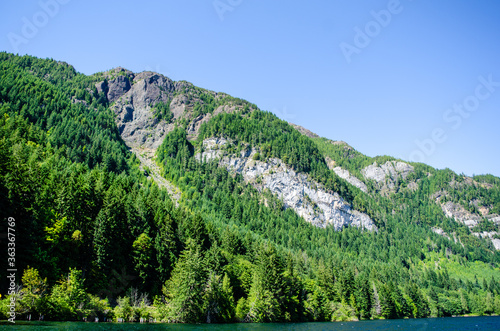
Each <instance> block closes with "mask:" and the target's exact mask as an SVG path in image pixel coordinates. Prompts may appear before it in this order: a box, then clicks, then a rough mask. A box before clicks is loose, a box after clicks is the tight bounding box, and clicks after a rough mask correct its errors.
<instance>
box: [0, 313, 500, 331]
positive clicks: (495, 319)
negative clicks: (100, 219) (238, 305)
mask: <svg viewBox="0 0 500 331" xmlns="http://www.w3.org/2000/svg"><path fill="white" fill-rule="evenodd" d="M13 329H18V330H89V331H90V330H172V331H198V330H200V331H201V330H209V331H211V330H213V331H215V330H222V331H226V330H227V331H233V330H234V331H239V330H241V331H247V330H248V331H261V330H273V331H278V330H290V331H322V330H335V331H337V330H338V331H346V330H412V331H420V330H494V331H498V330H500V316H491V317H490V316H481V317H448V318H424V319H406V320H378V321H360V322H333V323H289V324H281V323H275V324H257V323H255V324H219V325H218V324H198V325H192V324H135V323H124V324H121V323H120V324H119V323H79V322H30V323H28V322H23V321H18V322H16V324H15V325H12V324H10V323H9V324H7V323H6V322H5V323H4V322H2V324H1V325H0V330H13Z"/></svg>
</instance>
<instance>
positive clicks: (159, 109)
mask: <svg viewBox="0 0 500 331" xmlns="http://www.w3.org/2000/svg"><path fill="white" fill-rule="evenodd" d="M153 113H154V115H155V117H156V118H158V119H159V120H164V121H165V122H167V123H170V122H171V121H172V119H173V118H174V114H173V113H172V112H171V111H170V103H169V102H168V101H167V102H157V103H156V104H155V106H154V108H153Z"/></svg>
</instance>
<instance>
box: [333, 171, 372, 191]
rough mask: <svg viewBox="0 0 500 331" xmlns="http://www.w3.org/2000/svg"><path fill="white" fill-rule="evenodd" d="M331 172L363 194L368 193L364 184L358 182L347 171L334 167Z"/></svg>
mask: <svg viewBox="0 0 500 331" xmlns="http://www.w3.org/2000/svg"><path fill="white" fill-rule="evenodd" d="M332 170H333V171H334V172H335V173H336V174H337V176H339V177H340V178H343V179H345V180H346V181H347V182H348V183H349V184H351V185H354V186H356V187H357V188H359V189H360V190H361V191H363V192H365V193H366V192H368V188H367V187H366V185H365V183H363V182H362V181H360V180H359V179H358V178H357V177H355V176H352V175H351V174H350V173H349V171H348V170H345V169H342V168H341V167H335V168H333V169H332Z"/></svg>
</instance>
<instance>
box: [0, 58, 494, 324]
mask: <svg viewBox="0 0 500 331" xmlns="http://www.w3.org/2000/svg"><path fill="white" fill-rule="evenodd" d="M100 80H102V78H101V77H99V76H85V75H82V74H79V73H77V72H76V71H75V70H74V69H73V68H72V67H70V66H68V65H67V64H65V63H59V62H56V61H53V60H40V59H36V58H33V57H28V56H25V57H19V56H13V55H11V54H6V53H0V195H1V199H0V204H1V205H0V218H1V219H2V225H1V226H2V229H1V230H0V232H2V233H5V232H7V231H6V219H7V218H8V217H13V218H14V219H15V220H16V248H17V250H16V267H17V269H18V270H19V272H18V279H17V282H18V284H19V285H22V287H20V288H18V289H17V290H16V293H15V294H13V295H14V296H15V297H16V300H17V305H16V312H17V314H19V315H21V316H25V315H26V314H33V315H34V317H35V316H37V315H38V314H41V315H44V316H45V318H46V319H53V320H81V319H82V318H85V317H86V318H93V317H100V318H101V319H102V318H104V317H106V318H108V319H123V320H127V321H137V320H139V318H146V319H147V318H153V319H157V320H164V321H171V322H235V321H246V322H271V321H325V320H327V321H330V320H348V319H359V318H401V317H425V316H450V315H457V314H469V313H473V314H491V313H497V314H498V313H500V283H499V281H500V274H499V272H498V263H499V255H498V253H492V252H491V250H490V247H487V246H486V245H487V244H486V242H485V241H483V240H479V239H477V238H475V237H473V236H471V235H470V234H468V233H465V234H464V238H466V237H465V236H470V237H471V241H470V242H464V246H462V245H461V244H459V243H455V242H453V241H450V240H447V239H446V238H444V237H442V236H438V235H436V234H434V233H433V232H432V231H431V229H430V225H433V224H440V225H441V226H442V227H443V228H445V225H446V224H448V226H449V227H453V229H455V230H456V231H459V230H460V226H459V225H456V223H454V222H452V221H451V220H449V219H447V218H446V217H444V215H442V212H441V213H439V211H440V210H438V209H435V208H434V209H433V208H431V207H430V206H431V204H430V203H427V202H425V201H426V199H428V196H430V194H432V193H433V192H435V188H434V187H431V188H429V189H428V191H425V190H424V191H422V192H429V193H422V194H423V195H422V196H416V195H410V196H406V195H404V194H408V193H405V192H406V191H404V190H403V191H402V192H401V193H400V194H401V195H400V196H397V195H396V196H394V197H383V196H373V195H370V194H366V193H363V192H361V191H360V190H358V189H356V188H353V187H352V186H350V185H349V184H347V183H346V182H345V181H344V180H342V179H341V178H339V177H337V176H336V175H335V174H334V173H333V172H332V171H330V170H329V169H328V167H327V166H326V164H325V162H324V159H323V155H324V152H323V151H322V149H321V148H320V147H318V144H316V143H315V142H314V141H312V140H311V139H309V138H307V137H305V136H302V135H300V134H299V133H298V132H297V131H296V130H294V129H293V128H292V127H291V126H289V125H288V124H287V123H285V122H283V121H280V120H279V119H277V118H276V117H274V116H273V115H271V114H269V113H265V112H261V111H250V109H249V107H248V106H244V107H242V108H243V110H242V111H241V112H239V113H236V114H224V113H222V114H220V115H218V116H215V117H214V118H212V120H211V121H209V122H208V123H206V124H205V125H204V126H203V127H202V128H201V131H200V135H199V137H198V140H197V141H189V140H188V139H187V135H186V131H185V130H184V129H183V125H181V126H180V127H178V128H177V129H175V130H174V131H172V132H170V133H169V134H168V135H167V136H166V138H165V139H164V141H163V144H162V145H161V147H160V148H159V149H158V152H157V154H158V162H159V164H160V165H161V167H162V171H163V174H164V176H165V177H166V178H167V179H169V180H170V181H172V182H173V183H175V184H176V185H177V186H178V187H179V188H180V189H181V191H182V199H181V201H180V204H179V206H178V207H176V206H175V204H174V203H173V202H172V201H171V200H170V197H169V196H168V194H167V193H166V191H165V190H162V189H159V188H158V186H157V185H156V184H155V183H153V182H152V181H151V180H148V179H147V178H146V177H145V176H144V174H143V172H141V171H139V166H138V161H137V160H136V159H135V158H134V157H133V156H132V154H131V153H129V152H128V150H127V148H126V146H125V145H124V143H123V142H122V140H121V139H120V136H119V133H118V131H117V129H116V126H115V124H114V116H113V113H112V111H111V110H110V109H109V107H108V106H109V105H108V102H107V99H106V95H105V94H104V93H101V94H99V93H97V90H96V89H95V86H94V84H95V83H96V82H98V81H100ZM207 95H211V94H210V93H207ZM227 98H229V97H227ZM200 100H201V99H200ZM232 100H233V99H232ZM221 102H222V101H220V99H213V100H212V99H210V97H208V96H207V97H206V100H204V101H203V104H204V105H206V106H205V108H203V107H201V106H200V108H199V109H198V108H197V111H199V112H200V113H203V112H211V111H213V109H214V107H215V106H216V105H217V106H218V105H221V104H222V103H221ZM201 104H202V103H201V102H200V105H201ZM167 110H168V109H167V108H166V107H165V108H161V109H160V110H159V112H158V115H160V116H165V115H166V116H168V111H167ZM181 124H182V123H181ZM220 135H224V136H226V137H229V138H231V139H232V149H230V150H228V152H237V151H239V150H241V149H244V148H248V146H249V144H250V145H252V146H255V147H258V148H259V149H260V153H259V158H261V159H263V160H265V159H266V158H270V157H279V158H281V159H282V160H283V161H284V162H285V163H287V164H288V165H289V166H290V167H292V168H293V169H295V170H297V171H299V172H303V173H306V174H308V175H309V176H310V178H312V179H314V180H316V181H318V182H320V183H322V185H324V186H325V187H326V188H327V189H328V190H332V191H336V192H340V193H341V194H342V195H343V196H344V197H346V198H347V199H348V200H349V201H351V202H352V204H353V205H354V206H355V207H356V208H359V209H360V210H363V208H364V210H366V211H367V212H370V213H371V215H372V217H374V218H375V220H376V222H377V224H378V226H379V231H378V232H368V231H362V230H359V229H357V228H346V229H343V230H342V231H339V232H335V231H334V230H333V229H332V228H326V229H320V228H316V227H314V226H312V225H310V224H308V223H306V222H304V221H303V219H301V218H300V217H299V216H298V215H297V214H295V213H294V212H293V211H292V210H291V209H286V208H284V206H283V203H282V202H281V201H280V200H279V199H278V198H276V197H274V196H272V195H271V194H270V193H269V192H258V191H257V190H256V189H255V188H253V187H252V186H251V185H247V184H246V183H245V182H244V181H243V180H242V178H241V177H240V176H235V175H233V174H231V173H229V172H228V171H226V170H225V169H223V168H220V167H218V166H217V164H216V163H215V162H199V161H197V160H196V158H195V153H196V151H198V150H199V149H200V148H201V141H202V140H203V139H204V138H206V137H211V136H220ZM346 167H347V166H346ZM352 172H353V173H355V172H354V170H352ZM436 177H437V176H436ZM441 180H442V181H443V182H446V181H447V180H449V177H446V176H444V175H443V177H442V179H441ZM476 180H477V181H478V182H485V183H493V184H497V183H495V180H496V179H495V178H490V177H487V176H485V177H478V178H476ZM419 185H420V186H421V187H422V188H425V185H429V186H430V185H433V182H429V183H427V184H426V183H425V180H422V181H421V182H420V183H419ZM437 189H439V188H437ZM478 190H480V189H479V188H478ZM417 192H418V191H417ZM488 192H489V191H488ZM415 194H417V193H415ZM457 194H458V193H457ZM460 194H462V193H460ZM483 195H484V194H483ZM415 199H421V201H422V202H421V203H422V205H423V207H422V206H420V205H417V204H416V203H415V204H414V205H413V204H412V203H413V200H415ZM491 199H496V198H495V196H492V197H491ZM264 200H265V201H266V203H265V204H264V203H263V201H264ZM409 200H412V201H409ZM494 201H498V200H494ZM402 202H404V204H405V205H406V206H407V207H406V208H403V209H398V208H397V207H398V206H400V205H402ZM495 203H496V202H495ZM393 210H397V212H395V213H393V212H392V211H393ZM415 213H419V214H418V215H419V216H415V215H414V214H415ZM466 230H468V229H464V230H463V231H466ZM450 233H451V231H450ZM2 244H3V245H4V249H5V246H6V244H5V241H4V240H3V239H2ZM5 250H6V249H5ZM441 261H442V262H441ZM6 262H7V259H6V258H4V259H2V261H1V263H2V269H1V273H0V276H1V277H2V284H1V285H2V287H1V289H0V291H1V293H2V298H3V297H4V294H5V293H6V292H7V283H6V281H5V279H6V274H5V273H6V270H7V266H6ZM472 275H474V276H472ZM9 300H10V298H9V297H8V296H7V298H5V299H3V300H1V301H0V313H1V314H3V315H4V318H5V314H6V312H7V310H8V307H7V304H8V303H9Z"/></svg>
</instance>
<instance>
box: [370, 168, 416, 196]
mask: <svg viewBox="0 0 500 331" xmlns="http://www.w3.org/2000/svg"><path fill="white" fill-rule="evenodd" d="M413 171H414V168H413V166H411V165H409V164H408V163H405V162H401V161H387V162H386V163H384V164H382V165H380V166H379V165H378V164H377V163H376V162H375V163H373V164H371V165H369V166H367V167H365V168H363V169H362V170H361V173H362V174H363V176H364V177H365V178H366V179H371V180H373V181H375V183H376V184H378V186H379V188H380V190H381V193H382V194H384V193H385V192H386V191H390V190H393V189H394V188H395V187H396V184H397V182H398V180H399V179H401V178H402V179H406V177H408V175H409V174H410V173H412V172H413Z"/></svg>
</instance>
